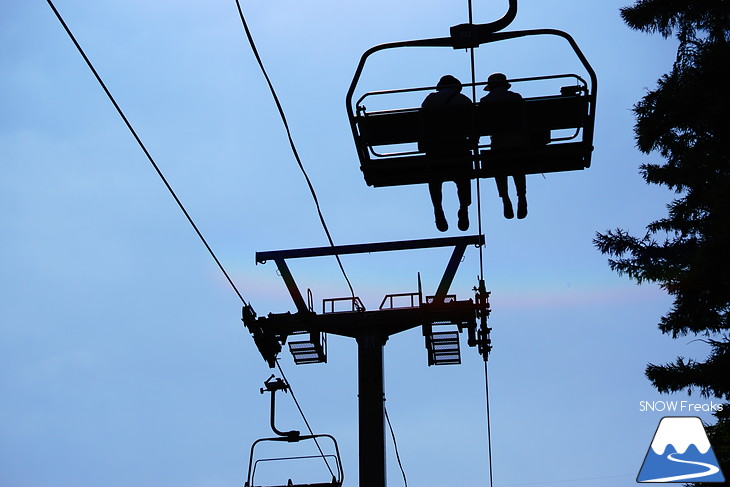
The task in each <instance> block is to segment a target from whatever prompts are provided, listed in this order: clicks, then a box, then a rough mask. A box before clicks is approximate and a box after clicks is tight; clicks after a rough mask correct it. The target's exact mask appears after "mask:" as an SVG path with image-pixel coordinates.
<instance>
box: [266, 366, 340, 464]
mask: <svg viewBox="0 0 730 487" xmlns="http://www.w3.org/2000/svg"><path fill="white" fill-rule="evenodd" d="M276 367H277V368H278V369H279V373H280V374H281V378H282V379H284V382H285V383H286V384H287V385H288V386H289V392H291V397H292V399H293V400H294V404H295V405H296V407H297V409H298V410H299V414H300V415H301V416H302V419H303V420H304V424H305V425H306V426H307V430H308V431H309V434H310V435H312V436H314V431H312V427H311V426H310V425H309V421H308V420H307V417H306V416H305V415H304V411H303V410H302V407H301V406H300V405H299V401H297V396H295V395H294V389H293V388H292V386H291V383H290V382H289V380H288V379H287V378H286V374H284V369H282V367H281V364H280V363H279V359H278V358H277V359H276ZM312 439H313V440H314V444H315V445H317V449H318V450H319V454H320V455H321V456H322V460H324V463H325V465H327V470H329V471H330V474H332V477H334V476H335V473H334V472H333V471H332V467H330V463H329V462H328V461H327V456H326V455H325V454H324V451H322V447H321V446H320V444H319V441H317V438H312Z"/></svg>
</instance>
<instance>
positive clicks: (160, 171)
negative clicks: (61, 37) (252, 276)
mask: <svg viewBox="0 0 730 487" xmlns="http://www.w3.org/2000/svg"><path fill="white" fill-rule="evenodd" d="M46 1H47V2H48V5H49V6H50V7H51V10H53V13H54V14H55V15H56V18H58V21H59V22H60V23H61V25H62V26H63V28H64V30H65V31H66V33H67V34H68V36H69V38H70V39H71V41H72V42H73V44H74V46H76V49H77V50H78V51H79V53H80V54H81V57H83V58H84V61H86V64H87V65H88V66H89V69H91V72H92V73H93V74H94V77H95V78H96V80H97V81H98V82H99V85H100V86H101V88H102V89H103V90H104V93H106V96H107V97H108V98H109V101H111V103H112V105H114V108H115V109H116V110H117V113H118V114H119V116H120V117H121V118H122V120H123V121H124V123H125V125H126V126H127V128H128V129H129V131H130V132H131V134H132V136H133V137H134V140H136V141H137V144H138V145H139V146H140V148H141V149H142V152H144V155H145V156H146V157H147V159H148V160H149V162H150V164H152V167H153V168H154V169H155V171H156V172H157V175H158V176H159V177H160V179H161V180H162V182H163V183H164V184H165V187H166V188H167V190H168V191H169V192H170V194H171V195H172V197H173V198H174V199H175V203H177V205H178V207H179V208H180V210H182V212H183V214H184V215H185V218H187V220H188V222H189V223H190V225H191V226H192V227H193V230H195V233H196V234H197V235H198V238H200V241H201V242H203V245H205V248H206V249H207V250H208V253H209V254H210V255H211V257H213V260H214V261H215V263H216V264H217V265H218V268H219V269H220V270H221V272H222V273H223V275H224V276H225V277H226V280H228V283H229V284H230V285H231V287H232V288H233V290H234V291H235V293H236V295H237V296H238V298H239V299H240V300H241V302H242V303H243V305H244V306H246V300H245V299H243V295H241V292H240V291H239V290H238V288H237V287H236V285H235V283H234V282H233V280H232V279H231V277H230V276H229V275H228V272H227V271H226V269H225V268H224V267H223V264H222V263H221V261H220V260H219V259H218V257H217V256H216V254H215V252H213V249H212V248H211V246H210V245H209V244H208V241H207V240H206V239H205V237H204V236H203V234H202V233H201V231H200V229H199V228H198V226H197V225H196V224H195V222H194V221H193V219H192V217H191V216H190V214H189V213H188V211H187V210H186V209H185V206H183V204H182V201H180V198H178V196H177V194H176V193H175V191H174V190H173V189H172V186H170V183H169V182H168V181H167V178H165V175H164V174H163V173H162V170H161V169H160V167H159V166H158V165H157V163H156V162H155V160H154V159H153V157H152V155H151V154H150V152H149V151H148V150H147V147H146V146H145V145H144V143H143V142H142V139H140V137H139V135H137V131H136V130H134V127H132V124H131V123H130V122H129V119H127V117H126V115H125V114H124V112H123V111H122V109H121V107H120V106H119V104H118V103H117V101H116V99H115V98H114V96H112V94H111V92H110V91H109V89H108V88H107V86H106V84H105V83H104V81H103V80H102V79H101V76H100V75H99V73H98V72H97V71H96V69H95V68H94V65H93V64H92V63H91V60H90V59H89V57H88V56H87V55H86V53H85V52H84V50H83V49H82V47H81V45H80V44H79V42H78V41H77V40H76V37H75V36H74V35H73V33H72V32H71V29H70V28H69V27H68V25H67V24H66V22H65V21H64V20H63V17H62V16H61V13H60V12H59V11H58V9H56V6H55V5H54V4H53V2H52V1H51V0H46Z"/></svg>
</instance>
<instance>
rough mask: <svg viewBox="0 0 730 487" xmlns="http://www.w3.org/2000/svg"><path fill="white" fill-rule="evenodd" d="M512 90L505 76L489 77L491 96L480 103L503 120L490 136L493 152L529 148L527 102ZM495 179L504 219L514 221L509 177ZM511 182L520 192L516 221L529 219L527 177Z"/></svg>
mask: <svg viewBox="0 0 730 487" xmlns="http://www.w3.org/2000/svg"><path fill="white" fill-rule="evenodd" d="M510 86H511V85H510V84H509V82H507V77H506V76H505V75H504V74H502V73H494V74H492V75H490V76H489V78H488V79H487V86H486V87H485V88H484V89H485V90H486V91H489V93H488V94H486V95H485V96H483V97H482V99H481V100H480V101H479V104H480V105H489V107H490V109H489V110H488V113H489V112H493V113H495V114H496V116H498V117H500V120H499V121H498V122H497V124H496V128H497V130H496V132H495V133H494V134H492V136H491V139H492V143H491V146H492V150H494V151H500V150H505V149H506V150H510V149H515V148H519V147H524V146H525V144H527V136H526V132H525V101H524V100H523V99H522V95H520V94H519V93H515V92H514V91H510V90H509V88H510ZM502 130H503V131H502ZM494 179H495V181H496V182H497V192H498V193H499V197H500V198H502V204H503V205H504V217H505V218H514V216H515V213H514V210H513V209H512V201H510V199H509V194H508V192H507V176H496V177H495V178H494ZM512 179H513V180H514V182H515V189H516V190H517V218H525V217H526V216H527V184H526V181H525V175H524V174H513V175H512Z"/></svg>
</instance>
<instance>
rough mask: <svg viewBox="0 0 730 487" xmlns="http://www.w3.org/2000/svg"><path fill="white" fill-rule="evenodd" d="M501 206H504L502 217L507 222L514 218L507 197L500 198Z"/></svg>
mask: <svg viewBox="0 0 730 487" xmlns="http://www.w3.org/2000/svg"><path fill="white" fill-rule="evenodd" d="M502 204H503V205H504V217H505V218H506V219H508V220H511V219H512V218H514V217H515V211H514V210H513V209H512V201H510V199H509V196H503V197H502Z"/></svg>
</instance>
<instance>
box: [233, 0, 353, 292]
mask: <svg viewBox="0 0 730 487" xmlns="http://www.w3.org/2000/svg"><path fill="white" fill-rule="evenodd" d="M236 6H237V7H238V15H239V16H240V18H241V24H242V25H243V30H244V31H245V32H246V38H247V39H248V43H249V45H250V46H251V51H252V52H253V55H254V57H255V58H256V62H257V63H258V65H259V68H260V69H261V73H262V74H263V76H264V79H265V80H266V84H267V85H268V87H269V91H270V92H271V96H272V97H273V99H274V103H275V104H276V109H277V110H278V112H279V117H280V118H281V121H282V123H283V125H284V130H285V131H286V136H287V139H288V141H289V147H290V148H291V151H292V154H293V155H294V159H296V161H297V165H298V166H299V169H300V171H301V172H302V174H303V175H304V179H305V181H306V183H307V187H308V188H309V192H310V194H311V195H312V199H313V200H314V205H315V207H316V208H317V215H318V216H319V221H320V223H321V224H322V228H323V229H324V233H325V235H326V236H327V240H328V241H329V244H330V246H331V247H334V246H335V243H334V241H333V240H332V235H331V234H330V231H329V228H328V227H327V222H325V219H324V215H323V214H322V208H321V207H320V204H319V199H318V198H317V192H316V191H315V190H314V185H313V184H312V181H311V179H310V178H309V175H308V174H307V171H306V169H305V168H304V164H303V163H302V160H301V158H300V157H299V151H298V150H297V147H296V144H295V143H294V137H293V136H292V133H291V129H290V128H289V122H288V121H287V118H286V114H285V113H284V108H283V106H282V105H281V101H280V100H279V96H278V95H277V94H276V89H275V88H274V84H273V82H272V81H271V78H270V77H269V74H268V72H267V71H266V68H265V67H264V62H263V60H262V59H261V55H260V54H259V51H258V48H257V47H256V43H255V42H254V39H253V34H251V30H250V29H249V27H248V22H246V16H245V15H244V14H243V9H242V8H241V2H240V0H236ZM335 258H336V259H337V264H338V265H339V267H340V271H341V272H342V275H343V276H344V278H345V281H346V282H347V286H348V287H349V288H350V294H351V295H352V298H353V301H354V298H355V291H354V289H353V287H352V283H351V282H350V278H349V277H347V273H346V272H345V267H344V266H343V265H342V260H341V259H340V256H339V255H337V254H335Z"/></svg>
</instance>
